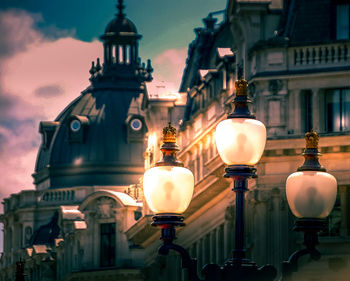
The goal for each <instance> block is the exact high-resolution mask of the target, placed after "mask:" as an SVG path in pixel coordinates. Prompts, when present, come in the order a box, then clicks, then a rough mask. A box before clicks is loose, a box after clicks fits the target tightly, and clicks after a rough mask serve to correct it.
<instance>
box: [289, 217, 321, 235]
mask: <svg viewBox="0 0 350 281" xmlns="http://www.w3.org/2000/svg"><path fill="white" fill-rule="evenodd" d="M325 229H327V220H326V219H316V218H302V219H297V221H296V222H295V226H294V229H293V230H294V231H302V232H319V231H321V230H325Z"/></svg>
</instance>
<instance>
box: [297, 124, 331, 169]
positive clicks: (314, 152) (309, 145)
mask: <svg viewBox="0 0 350 281" xmlns="http://www.w3.org/2000/svg"><path fill="white" fill-rule="evenodd" d="M319 139H320V137H319V135H318V134H317V133H316V132H314V131H313V130H311V131H310V132H307V133H306V134H305V140H306V148H305V150H304V153H303V156H304V158H305V162H304V164H303V165H302V166H300V167H299V168H298V171H322V172H325V171H326V169H325V168H324V167H322V166H321V164H320V162H318V157H319V156H321V153H320V152H319V151H318V141H319Z"/></svg>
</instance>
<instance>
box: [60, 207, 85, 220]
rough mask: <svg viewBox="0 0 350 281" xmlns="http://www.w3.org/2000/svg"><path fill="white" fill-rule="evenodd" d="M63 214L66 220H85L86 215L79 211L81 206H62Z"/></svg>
mask: <svg viewBox="0 0 350 281" xmlns="http://www.w3.org/2000/svg"><path fill="white" fill-rule="evenodd" d="M61 214H62V219H64V220H76V219H81V220H83V219H84V214H83V213H82V212H80V211H79V206H61Z"/></svg>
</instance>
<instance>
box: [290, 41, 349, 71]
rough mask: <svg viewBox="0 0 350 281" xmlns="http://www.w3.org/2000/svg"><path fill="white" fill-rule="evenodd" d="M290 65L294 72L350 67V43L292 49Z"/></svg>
mask: <svg viewBox="0 0 350 281" xmlns="http://www.w3.org/2000/svg"><path fill="white" fill-rule="evenodd" d="M288 65H289V70H292V71H293V70H305V69H317V68H325V67H327V68H333V67H344V66H350V42H342V43H334V44H327V45H315V46H301V47H291V48H289V49H288Z"/></svg>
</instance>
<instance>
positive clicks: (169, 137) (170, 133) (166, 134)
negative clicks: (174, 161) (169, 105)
mask: <svg viewBox="0 0 350 281" xmlns="http://www.w3.org/2000/svg"><path fill="white" fill-rule="evenodd" d="M163 142H175V143H176V129H175V128H174V127H173V126H171V123H170V122H169V125H168V126H166V127H164V129H163Z"/></svg>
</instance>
